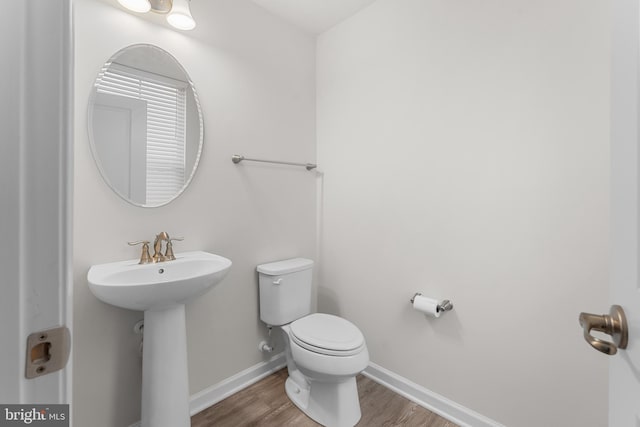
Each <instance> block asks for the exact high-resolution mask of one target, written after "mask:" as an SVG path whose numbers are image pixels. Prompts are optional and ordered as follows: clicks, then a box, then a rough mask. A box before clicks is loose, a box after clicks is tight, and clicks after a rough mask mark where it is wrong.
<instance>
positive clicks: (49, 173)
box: [0, 0, 73, 424]
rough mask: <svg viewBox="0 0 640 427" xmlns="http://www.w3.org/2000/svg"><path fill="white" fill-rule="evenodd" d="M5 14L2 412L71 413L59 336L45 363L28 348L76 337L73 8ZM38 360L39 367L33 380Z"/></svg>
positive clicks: (28, 5)
mask: <svg viewBox="0 0 640 427" xmlns="http://www.w3.org/2000/svg"><path fill="white" fill-rule="evenodd" d="M3 7H4V9H5V10H3V12H2V14H1V15H2V17H3V18H5V19H3V20H2V25H0V46H2V67H1V68H0V73H1V77H2V78H0V88H1V91H0V94H1V95H2V96H1V101H0V129H2V138H3V139H2V141H1V142H0V200H1V202H0V271H1V272H2V274H1V276H0V282H1V291H2V295H1V296H0V361H1V362H2V363H0V403H1V404H58V403H70V400H71V391H70V386H71V381H70V375H71V369H70V368H69V367H68V366H69V365H67V367H66V368H64V369H62V370H56V369H54V368H53V367H52V366H51V365H49V361H50V360H49V359H55V358H56V357H57V356H55V354H56V350H57V348H56V349H55V350H52V348H51V341H50V340H51V339H52V334H46V333H39V334H38V335H36V337H37V336H39V337H40V341H42V342H41V343H40V344H37V345H36V344H34V346H33V348H34V349H36V350H37V351H41V353H38V352H37V351H35V352H31V351H27V338H28V336H29V335H31V334H32V333H36V332H40V331H45V330H49V329H52V328H56V327H64V326H69V327H70V313H71V302H70V301H71V299H70V296H71V293H70V284H71V261H70V260H71V257H70V255H71V238H70V236H71V231H70V230H71V221H70V219H71V176H72V175H71V169H72V162H71V159H72V157H71V149H72V135H73V126H72V122H71V117H72V111H73V110H72V108H73V100H72V87H73V86H72V84H73V80H72V77H73V76H72V74H73V73H72V70H73V64H72V52H73V43H72V31H71V24H72V20H71V0H48V1H39V0H23V1H16V2H3ZM60 342H62V341H56V343H55V344H54V347H56V346H57V347H60V346H58V345H57V343H60ZM64 342H65V343H68V339H66V340H64ZM29 357H31V358H32V359H31V360H32V361H33V362H35V364H38V366H37V368H36V369H34V370H38V373H37V374H38V375H37V376H36V377H34V378H31V379H28V378H27V372H28V371H27V368H28V367H30V366H32V365H33V364H31V365H29V364H27V363H26V361H27V359H28V358H29ZM38 368H39V369H38ZM49 370H51V371H52V372H51V373H48V372H49ZM1 423H2V419H0V424H1Z"/></svg>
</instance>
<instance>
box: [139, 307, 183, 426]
mask: <svg viewBox="0 0 640 427" xmlns="http://www.w3.org/2000/svg"><path fill="white" fill-rule="evenodd" d="M190 425H191V419H190V414H189V372H188V369H187V329H186V321H185V307H184V304H179V305H174V306H171V307H169V308H165V309H159V310H155V309H152V310H146V311H145V312H144V347H143V354H142V427H189V426H190Z"/></svg>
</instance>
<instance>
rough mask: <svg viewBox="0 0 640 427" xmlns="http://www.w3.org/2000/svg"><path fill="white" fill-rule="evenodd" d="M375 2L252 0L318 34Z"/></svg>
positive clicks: (364, 0)
mask: <svg viewBox="0 0 640 427" xmlns="http://www.w3.org/2000/svg"><path fill="white" fill-rule="evenodd" d="M374 1H376V0H253V2H254V3H256V4H257V5H259V6H262V7H263V8H265V9H267V10H268V11H269V12H271V13H273V14H274V15H278V16H280V17H281V18H283V19H285V20H287V21H289V22H291V23H293V24H294V25H296V26H298V27H300V28H302V29H303V30H305V31H308V32H310V33H313V34H320V33H322V32H324V31H326V30H328V29H329V28H331V27H333V26H334V25H336V24H337V23H339V22H341V21H343V20H345V19H346V18H348V17H350V16H351V15H353V14H355V13H356V12H358V11H359V10H361V9H363V8H365V7H366V6H368V5H370V4H371V3H373V2H374Z"/></svg>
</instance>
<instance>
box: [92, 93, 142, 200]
mask: <svg viewBox="0 0 640 427" xmlns="http://www.w3.org/2000/svg"><path fill="white" fill-rule="evenodd" d="M88 121H89V135H92V137H93V138H94V139H95V140H94V141H92V144H93V148H94V151H95V153H97V154H98V156H97V158H96V161H97V163H98V165H99V166H100V168H101V172H102V176H103V178H104V179H105V180H107V181H109V184H110V185H111V186H112V187H113V189H114V190H116V192H118V193H119V194H120V195H121V196H123V197H124V198H125V199H126V200H132V201H134V202H135V203H138V204H140V205H144V204H146V203H147V102H146V101H143V100H141V99H135V98H128V97H125V96H118V95H109V94H105V93H100V92H99V93H97V94H96V95H95V98H94V99H93V108H90V109H89V118H88ZM123 153H125V155H123ZM123 159H126V160H128V161H129V164H125V165H123V164H122V163H123Z"/></svg>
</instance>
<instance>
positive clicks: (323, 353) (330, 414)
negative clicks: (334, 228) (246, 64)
mask: <svg viewBox="0 0 640 427" xmlns="http://www.w3.org/2000/svg"><path fill="white" fill-rule="evenodd" d="M312 268H313V261H312V260H310V259H305V258H294V259H288V260H284V261H277V262H272V263H268V264H262V265H259V266H258V267H257V270H258V274H259V285H260V319H261V320H262V321H263V322H265V323H266V324H267V325H268V326H274V327H278V328H279V329H280V330H281V331H282V332H283V336H284V342H285V354H286V358H287V369H288V371H289V377H288V378H287V381H286V383H285V391H286V393H287V396H288V397H289V399H291V401H292V402H293V403H294V404H295V405H296V406H297V407H298V408H299V409H300V410H301V411H302V412H304V413H305V414H307V415H308V416H309V417H310V418H311V419H313V420H314V421H316V422H318V423H320V424H322V425H324V426H327V427H353V426H354V425H355V424H356V423H357V422H358V420H360V416H361V412H360V401H359V399H358V389H357V386H356V375H357V374H359V373H360V372H362V371H363V370H364V369H365V368H366V367H367V364H368V363H369V352H368V351H367V345H366V343H365V340H364V336H363V335H362V332H360V330H359V329H358V328H357V327H356V326H355V325H354V324H353V323H351V322H349V321H348V320H346V319H343V318H341V317H338V316H333V315H330V314H322V313H312V312H311V283H312Z"/></svg>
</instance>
